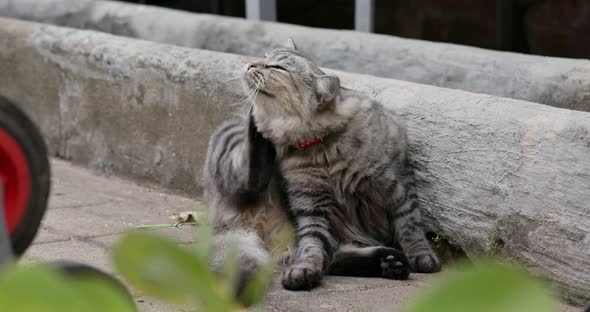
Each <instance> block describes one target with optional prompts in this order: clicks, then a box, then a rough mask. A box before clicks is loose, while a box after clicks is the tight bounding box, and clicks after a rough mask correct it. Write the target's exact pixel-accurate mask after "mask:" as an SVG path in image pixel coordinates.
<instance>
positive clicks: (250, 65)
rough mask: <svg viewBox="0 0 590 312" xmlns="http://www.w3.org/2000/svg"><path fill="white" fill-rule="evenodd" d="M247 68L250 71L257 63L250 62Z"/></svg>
mask: <svg viewBox="0 0 590 312" xmlns="http://www.w3.org/2000/svg"><path fill="white" fill-rule="evenodd" d="M246 68H247V70H248V71H250V69H252V68H256V64H254V63H248V66H247V67H246Z"/></svg>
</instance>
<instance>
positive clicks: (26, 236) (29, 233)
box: [0, 95, 50, 256]
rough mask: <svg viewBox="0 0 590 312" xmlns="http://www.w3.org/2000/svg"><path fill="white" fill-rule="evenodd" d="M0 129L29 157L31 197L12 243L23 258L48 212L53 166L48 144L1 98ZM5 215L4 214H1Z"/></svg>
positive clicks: (11, 237) (13, 234) (35, 128)
mask: <svg viewBox="0 0 590 312" xmlns="http://www.w3.org/2000/svg"><path fill="white" fill-rule="evenodd" d="M0 129H2V130H4V131H5V132H6V133H8V135H9V136H11V137H12V138H13V139H14V140H15V141H16V142H17V143H18V145H20V147H21V149H22V152H23V153H24V155H25V156H26V158H27V163H28V167H29V173H30V195H29V199H28V206H27V209H26V212H25V215H24V216H23V218H22V221H21V222H20V223H19V224H18V226H17V227H16V229H15V230H14V232H13V233H12V235H11V236H10V240H11V242H12V249H13V252H14V253H15V255H17V256H20V255H22V254H23V253H24V252H25V250H26V249H27V248H28V247H29V245H30V244H31V243H32V242H33V239H34V238H35V235H36V234H37V230H38V229H39V226H40V224H41V219H43V216H44V214H45V210H46V209H47V199H48V196H49V189H50V167H49V159H48V156H47V147H46V145H45V141H44V140H43V137H42V136H41V133H40V131H39V129H38V128H37V126H36V125H35V124H34V123H33V122H32V121H31V120H30V119H29V118H28V117H27V115H26V114H25V113H24V112H22V111H21V110H20V109H18V108H17V107H16V106H15V105H14V104H12V103H11V102H10V101H9V100H8V99H6V98H4V97H3V96H1V95H0ZM0 212H1V213H4V211H0Z"/></svg>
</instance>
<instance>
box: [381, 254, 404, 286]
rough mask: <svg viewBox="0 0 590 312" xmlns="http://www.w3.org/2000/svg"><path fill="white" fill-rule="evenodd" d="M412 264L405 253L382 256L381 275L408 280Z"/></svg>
mask: <svg viewBox="0 0 590 312" xmlns="http://www.w3.org/2000/svg"><path fill="white" fill-rule="evenodd" d="M410 271H411V269H410V265H409V264H408V260H407V259H406V257H405V256H403V255H401V256H400V255H387V256H384V257H383V258H381V276H383V277H385V278H391V279H395V280H406V279H408V277H409V276H410Z"/></svg>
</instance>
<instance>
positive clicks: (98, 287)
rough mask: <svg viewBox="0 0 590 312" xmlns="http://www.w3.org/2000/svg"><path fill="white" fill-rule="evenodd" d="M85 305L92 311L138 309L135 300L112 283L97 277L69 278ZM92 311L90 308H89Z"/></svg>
mask: <svg viewBox="0 0 590 312" xmlns="http://www.w3.org/2000/svg"><path fill="white" fill-rule="evenodd" d="M68 281H69V282H70V283H71V285H72V286H73V288H74V289H75V293H76V295H77V296H79V297H80V298H84V299H83V300H84V305H85V306H88V307H89V308H91V309H92V311H97V312H98V311H121V312H122V311H136V309H135V307H134V304H133V301H131V300H132V299H131V298H128V297H127V295H126V294H124V293H121V292H120V291H119V289H117V288H116V287H115V286H113V285H112V284H111V283H109V282H107V281H105V280H102V279H99V278H96V277H77V278H75V279H70V278H68ZM89 311H90V310H89Z"/></svg>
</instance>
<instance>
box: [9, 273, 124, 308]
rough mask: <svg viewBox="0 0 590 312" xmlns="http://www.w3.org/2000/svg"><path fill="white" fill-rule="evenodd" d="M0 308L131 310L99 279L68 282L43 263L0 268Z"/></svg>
mask: <svg viewBox="0 0 590 312" xmlns="http://www.w3.org/2000/svg"><path fill="white" fill-rule="evenodd" d="M0 311H19V312H54V311H55V312H62V311H77V312H99V311H115V312H132V311H135V309H134V308H133V305H132V304H131V303H130V302H129V301H127V300H126V298H125V296H123V295H122V294H120V293H119V289H117V288H115V287H113V286H112V285H110V284H106V283H103V282H102V281H94V280H84V281H82V280H80V281H72V280H70V279H68V278H67V277H66V276H65V275H63V274H59V273H58V272H56V271H55V270H53V269H51V268H48V267H45V266H33V267H26V268H17V267H12V268H10V267H3V270H2V274H1V275H0Z"/></svg>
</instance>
